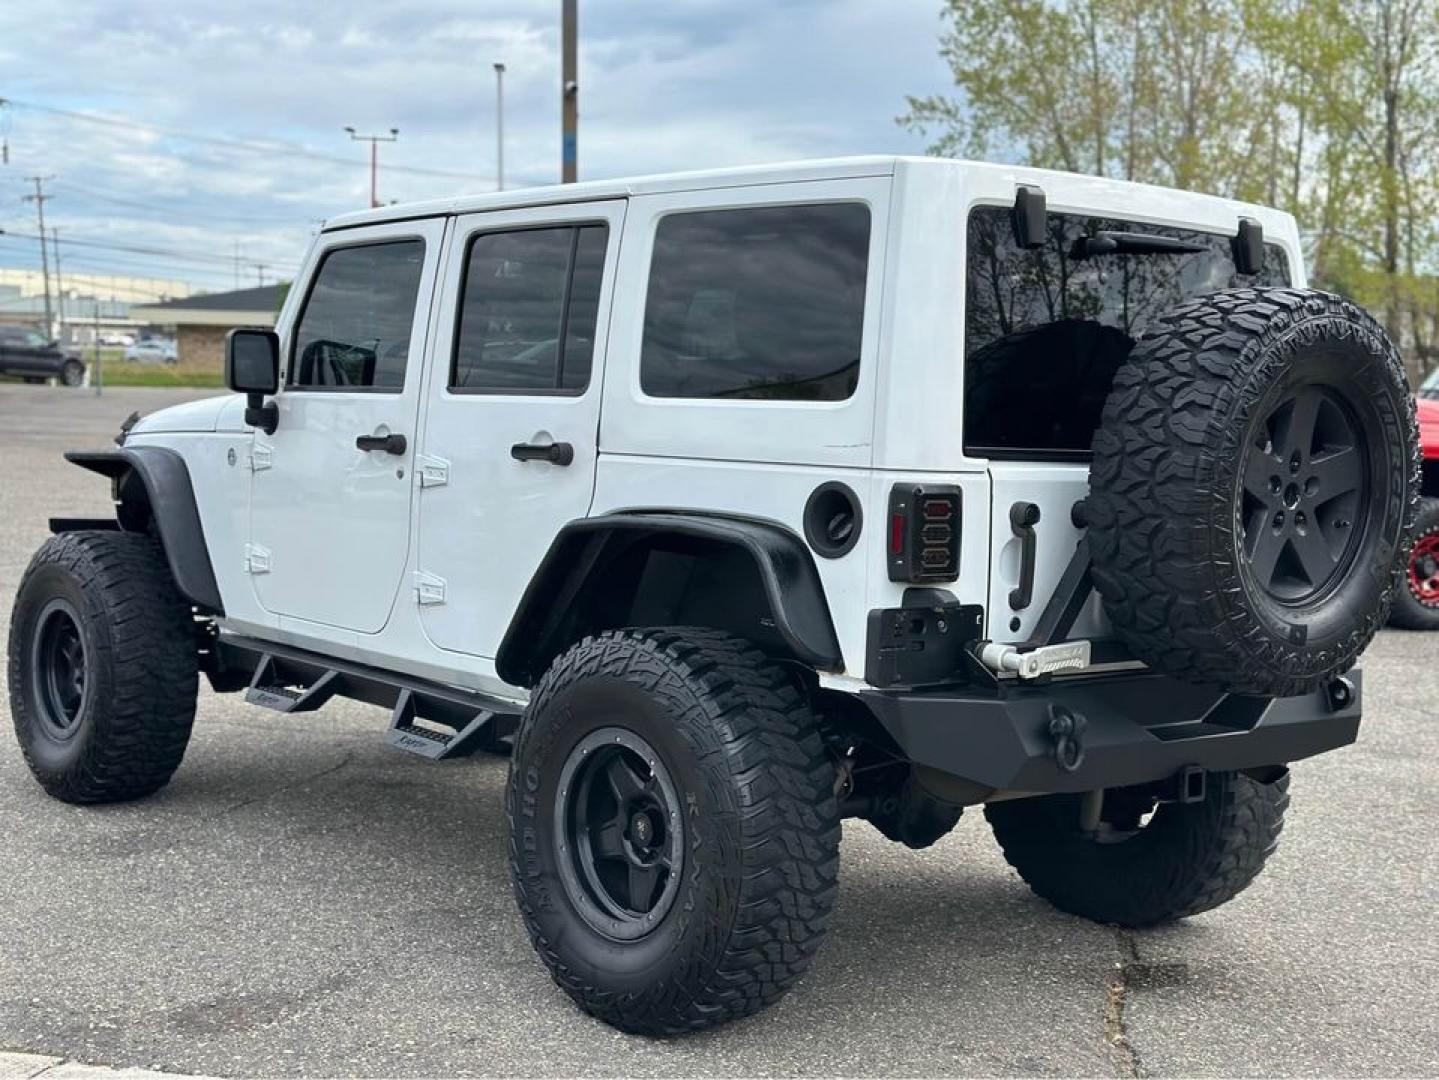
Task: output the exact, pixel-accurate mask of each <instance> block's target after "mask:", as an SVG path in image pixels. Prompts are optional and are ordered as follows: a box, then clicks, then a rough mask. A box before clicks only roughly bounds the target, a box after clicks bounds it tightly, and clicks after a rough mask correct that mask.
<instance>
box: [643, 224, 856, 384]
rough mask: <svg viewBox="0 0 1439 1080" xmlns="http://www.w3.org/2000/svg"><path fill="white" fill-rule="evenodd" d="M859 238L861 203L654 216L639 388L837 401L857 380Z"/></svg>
mask: <svg viewBox="0 0 1439 1080" xmlns="http://www.w3.org/2000/svg"><path fill="white" fill-rule="evenodd" d="M869 233H870V214H869V208H868V207H867V206H865V205H863V204H862V203H822V204H811V205H793V206H765V207H745V208H739V209H727V210H705V211H696V212H687V213H676V214H670V215H668V216H666V217H664V218H661V219H660V221H659V224H658V226H657V229H656V232H655V241H654V254H653V258H652V260H651V264H650V277H649V286H648V290H647V293H646V300H645V320H644V339H643V344H642V346H641V353H640V386H641V388H642V389H643V391H644V392H645V393H646V394H648V395H649V396H651V397H661V398H731V399H757V400H769V401H841V400H843V399H845V398H848V397H849V396H850V395H852V394H853V393H854V389H855V386H856V385H857V383H858V381H859V361H860V344H861V341H862V338H863V329H864V293H865V274H866V270H867V267H868V263H869Z"/></svg>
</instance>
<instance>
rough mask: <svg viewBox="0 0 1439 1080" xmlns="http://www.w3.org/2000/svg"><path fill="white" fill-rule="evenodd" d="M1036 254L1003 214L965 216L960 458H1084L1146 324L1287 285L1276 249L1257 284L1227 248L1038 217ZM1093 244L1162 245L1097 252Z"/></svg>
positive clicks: (1173, 233) (1153, 229)
mask: <svg viewBox="0 0 1439 1080" xmlns="http://www.w3.org/2000/svg"><path fill="white" fill-rule="evenodd" d="M1048 232H1049V236H1048V239H1047V241H1046V243H1045V244H1044V246H1043V247H1039V248H1032V249H1027V248H1022V247H1020V246H1019V244H1018V242H1017V241H1016V240H1015V237H1014V229H1013V225H1012V221H1011V212H1010V209H1009V207H998V206H981V207H976V208H975V209H974V210H973V211H972V212H971V213H970V216H969V228H968V242H969V248H968V269H967V277H968V280H967V286H966V294H965V320H964V323H965V325H964V360H965V409H964V413H965V435H964V444H965V452H966V453H971V454H976V455H978V456H990V457H1003V456H1011V457H1014V456H1019V457H1029V456H1036V455H1038V456H1054V455H1058V456H1072V455H1083V454H1087V453H1088V451H1089V443H1090V440H1091V439H1092V438H1093V435H1094V430H1095V428H1096V427H1097V426H1098V424H1099V415H1100V412H1101V410H1102V409H1103V408H1104V399H1105V397H1106V396H1107V395H1108V393H1109V387H1110V384H1111V383H1112V381H1113V379H1114V373H1115V371H1116V370H1117V369H1118V367H1119V364H1120V362H1121V361H1123V359H1124V358H1125V356H1127V355H1128V353H1129V350H1130V348H1131V347H1132V346H1133V344H1134V341H1135V339H1136V338H1138V337H1139V335H1140V334H1142V333H1143V332H1144V328H1145V327H1146V326H1147V325H1148V324H1149V323H1150V321H1151V320H1153V319H1154V318H1155V317H1156V316H1158V315H1160V314H1161V313H1163V312H1165V311H1167V310H1169V309H1170V308H1172V307H1174V306H1175V305H1177V304H1179V303H1180V302H1181V301H1183V300H1186V299H1189V298H1191V297H1195V296H1201V295H1203V294H1204V293H1209V292H1214V291H1215V290H1216V289H1227V288H1231V287H1234V286H1238V285H1287V284H1288V283H1289V267H1288V262H1287V260H1286V259H1285V257H1284V252H1283V250H1282V249H1280V248H1279V247H1278V245H1275V244H1266V245H1265V257H1264V266H1263V268H1262V269H1261V271H1260V272H1259V273H1258V274H1255V275H1252V276H1248V277H1245V276H1241V275H1240V274H1238V273H1237V272H1236V270H1235V267H1234V253H1233V250H1232V239H1231V238H1230V237H1228V236H1222V235H1219V234H1217V233H1205V232H1196V231H1194V230H1191V229H1175V228H1167V227H1163V226H1157V225H1143V224H1138V223H1135V222H1131V221H1122V220H1116V219H1112V218H1097V217H1087V216H1083V215H1078V214H1050V215H1049V216H1048ZM1100 233H1139V234H1145V235H1147V236H1150V237H1162V238H1164V239H1165V240H1167V241H1170V242H1172V243H1171V245H1169V246H1165V245H1164V244H1163V243H1162V242H1156V243H1154V244H1152V245H1144V244H1142V243H1139V242H1138V241H1136V240H1134V239H1133V238H1131V239H1130V243H1129V245H1128V246H1129V247H1130V248H1131V249H1132V250H1118V251H1113V250H1109V251H1106V250H1104V249H1105V247H1106V246H1111V245H1107V244H1096V243H1093V242H1092V238H1095V237H1097V236H1098V235H1099V234H1100Z"/></svg>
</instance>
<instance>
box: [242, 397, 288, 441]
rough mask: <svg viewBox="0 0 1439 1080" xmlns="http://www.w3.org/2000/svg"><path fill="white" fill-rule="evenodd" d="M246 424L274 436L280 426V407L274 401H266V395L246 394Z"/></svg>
mask: <svg viewBox="0 0 1439 1080" xmlns="http://www.w3.org/2000/svg"><path fill="white" fill-rule="evenodd" d="M245 423H247V424H249V425H250V426H251V427H255V428H259V429H260V430H261V431H263V432H264V433H265V434H266V435H273V434H275V429H276V428H277V427H279V426H280V407H279V406H278V405H276V404H275V403H274V402H273V401H266V400H265V395H264V394H256V393H249V394H246V395H245Z"/></svg>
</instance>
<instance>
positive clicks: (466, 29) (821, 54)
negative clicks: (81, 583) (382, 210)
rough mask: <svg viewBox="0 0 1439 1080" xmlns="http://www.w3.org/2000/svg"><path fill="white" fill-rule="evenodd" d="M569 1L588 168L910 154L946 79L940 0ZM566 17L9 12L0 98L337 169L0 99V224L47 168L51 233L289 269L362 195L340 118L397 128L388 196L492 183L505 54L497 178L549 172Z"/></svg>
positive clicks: (140, 5) (174, 8) (365, 126)
mask: <svg viewBox="0 0 1439 1080" xmlns="http://www.w3.org/2000/svg"><path fill="white" fill-rule="evenodd" d="M580 6H581V11H580V35H581V53H580V56H581V70H580V83H581V97H580V108H581V124H580V170H581V176H582V177H585V176H588V177H596V176H620V175H626V174H638V173H651V172H660V171H668V170H675V169H693V168H705V167H712V166H723V165H733V164H743V163H751V162H758V161H765V160H780V159H785V158H795V157H816V156H831V155H838V154H848V153H872V152H920V151H921V150H922V149H923V146H922V142H921V140H919V139H918V138H917V137H916V136H914V135H912V134H910V133H907V132H904V131H902V130H901V129H899V128H898V127H897V126H896V125H895V124H894V117H895V116H896V115H898V114H899V113H901V112H902V111H903V109H904V95H905V94H906V93H931V92H935V91H937V90H941V89H943V88H944V87H945V85H946V82H947V79H946V72H945V69H944V66H943V64H942V63H941V61H940V60H939V58H938V55H937V39H936V35H937V33H938V31H939V28H940V23H939V6H940V5H939V0H767V2H766V0H750V2H736V0H668V2H664V0H581V4H580ZM558 21H559V3H558V2H557V0H389V2H385V0H351V2H342V0H308V2H304V3H295V2H293V0H249V2H247V3H245V4H233V3H218V2H212V0H205V2H201V0H191V2H189V3H185V4H182V5H177V4H175V3H174V2H173V0H66V3H65V4H64V5H63V6H61V7H57V5H56V4H55V3H54V2H53V0H9V2H8V3H4V4H3V5H0V96H5V97H12V98H14V99H16V100H18V101H22V102H33V103H36V104H40V105H47V106H51V107H55V108H61V109H72V110H80V111H85V112H99V113H103V114H106V115H110V116H114V117H117V118H126V119H131V120H135V121H139V122H143V123H146V124H153V125H157V126H159V127H163V128H168V129H173V130H178V131H186V132H198V133H206V134H210V135H214V136H220V137H225V138H234V139H246V140H265V141H267V142H274V141H279V142H282V143H285V144H289V145H295V146H300V147H303V148H305V149H307V150H308V151H311V152H314V153H318V154H323V155H328V156H332V157H337V158H342V159H345V163H335V162H327V161H317V160H313V159H310V158H304V157H295V156H290V157H286V156H283V155H277V154H269V153H265V154H260V153H253V152H246V151H237V150H236V149H234V148H233V147H226V146H217V145H212V144H207V143H204V142H199V141H193V140H188V139H182V138H177V137H173V136H170V135H165V134H155V133H153V132H147V131H140V130H136V129H133V128H125V127H121V126H116V127H101V126H97V125H94V124H88V123H85V122H82V121H74V120H67V119H65V118H63V117H59V116H55V115H52V114H47V113H43V112H39V111H35V110H29V109H23V108H14V109H10V110H8V113H9V116H8V117H6V116H5V115H4V112H5V111H4V110H0V133H4V132H5V131H6V122H7V120H8V123H9V140H10V143H11V164H10V166H9V167H8V168H6V167H0V227H4V228H9V229H11V230H12V231H16V230H18V229H22V228H23V227H24V225H25V222H26V218H27V214H28V211H27V210H26V208H23V207H21V206H20V205H19V204H18V202H17V200H18V196H19V195H20V194H21V193H22V190H23V189H22V187H21V185H20V184H19V183H18V179H19V178H20V177H23V176H25V175H28V174H30V173H33V172H41V173H54V174H55V175H56V176H57V177H58V178H59V179H58V180H57V184H56V188H55V192H56V199H55V201H54V202H53V203H51V204H49V206H47V211H48V212H49V217H50V220H51V221H52V222H54V223H55V224H57V225H60V226H61V228H62V233H64V234H68V235H72V236H74V237H75V238H77V239H79V238H81V237H87V236H92V237H95V238H103V239H112V240H114V241H115V242H121V241H122V240H123V242H126V243H134V244H139V243H142V242H144V241H145V240H146V239H147V238H150V242H151V243H154V242H155V241H154V239H153V238H156V237H161V236H165V237H169V238H170V242H171V243H173V244H174V245H176V246H177V247H180V246H183V248H184V249H185V250H186V251H187V252H193V251H195V250H197V249H198V250H199V251H202V252H203V251H207V250H213V251H216V252H218V253H221V254H224V255H227V256H228V255H230V254H231V252H232V251H233V248H234V243H235V241H236V240H239V241H240V242H241V243H242V245H243V247H244V250H245V252H246V253H247V255H249V256H251V257H253V258H255V259H264V260H267V261H270V262H272V263H273V264H274V266H275V267H276V268H277V269H283V270H285V271H288V270H290V269H291V268H293V266H294V264H295V263H296V262H297V261H298V258H299V255H300V254H301V252H302V251H303V247H304V244H305V243H306V242H307V240H308V236H309V234H310V232H311V231H312V230H313V228H314V222H315V219H318V218H321V217H325V216H328V215H332V214H334V213H337V212H340V211H343V210H348V209H353V208H355V207H357V206H363V205H365V203H366V200H367V198H368V185H369V177H368V171H367V168H366V165H367V156H366V148H364V147H361V146H358V145H355V144H353V143H351V142H349V141H347V138H346V136H345V134H344V132H343V130H342V129H343V127H344V126H345V125H347V124H351V125H354V126H355V127H357V128H359V129H361V130H362V131H380V132H383V131H385V130H387V129H389V128H390V127H398V128H399V129H400V140H399V142H398V143H395V144H386V145H384V146H382V147H381V149H380V154H381V195H382V197H384V198H386V199H395V198H398V199H402V200H409V199H417V198H429V197H433V196H437V195H443V194H449V193H453V192H455V191H459V190H487V189H488V188H489V187H490V186H491V185H492V184H493V174H494V167H495V162H494V128H493V122H494V72H493V69H492V67H491V64H492V63H493V61H495V60H503V61H504V62H505V63H506V65H507V73H506V76H505V98H506V118H505V123H506V136H507V138H506V150H505V153H506V171H507V174H508V175H507V177H506V180H507V185H508V186H519V185H520V184H525V183H551V182H553V181H554V180H555V179H557V174H558V169H559V115H560V98H559V79H560V73H559V44H560V43H559V27H558ZM395 166H401V167H412V168H420V169H440V170H445V171H449V172H456V173H462V174H465V175H467V176H469V177H471V179H468V180H465V179H456V178H449V177H434V176H425V175H417V174H412V173H405V172H402V171H399V170H398V169H396V168H394V167H395ZM17 258H28V256H25V255H24V253H23V252H22V251H19V250H18V249H17V247H16V245H14V244H4V245H0V263H5V262H8V261H12V260H15V259H17ZM97 258H98V256H97ZM105 258H106V259H107V260H116V261H122V260H124V259H125V256H122V255H118V254H115V255H106V256H105ZM78 260H79V256H78V255H77V261H78ZM134 262H135V265H136V267H137V269H139V268H141V267H142V266H143V267H145V268H148V269H152V270H154V271H156V272H159V271H160V270H161V269H162V267H160V266H157V265H155V260H143V259H139V258H136V259H135V260H134ZM179 267H180V264H179V263H178V262H177V263H176V265H175V267H174V268H172V270H173V269H178V268H179ZM205 267H206V264H205V263H203V262H201V261H197V262H195V263H193V264H186V266H185V269H186V271H187V273H190V274H191V276H195V277H196V278H197V280H198V279H201V275H202V274H203V275H204V276H203V280H204V281H206V282H207V283H209V284H212V285H215V284H223V283H224V282H225V281H227V280H228V277H229V272H227V271H223V270H220V271H217V270H215V269H214V268H213V266H212V267H211V268H210V269H209V270H206V269H205Z"/></svg>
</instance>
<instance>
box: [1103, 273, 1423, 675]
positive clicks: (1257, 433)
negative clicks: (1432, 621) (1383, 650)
mask: <svg viewBox="0 0 1439 1080" xmlns="http://www.w3.org/2000/svg"><path fill="white" fill-rule="evenodd" d="M1093 448H1094V460H1093V465H1092V466H1091V471H1090V488H1091V494H1090V498H1089V499H1088V500H1087V503H1086V510H1087V512H1088V519H1089V542H1090V547H1091V551H1092V554H1093V559H1094V581H1095V585H1096V587H1097V588H1098V590H1099V592H1100V594H1101V596H1102V597H1103V598H1104V606H1105V610H1106V611H1107V613H1108V615H1109V618H1110V620H1111V622H1112V623H1113V625H1114V629H1115V631H1116V632H1117V633H1118V635H1119V636H1120V637H1121V638H1122V639H1123V640H1124V641H1125V642H1126V644H1128V645H1129V647H1130V648H1131V649H1132V650H1133V651H1134V652H1135V654H1136V655H1138V656H1139V657H1140V658H1141V659H1143V660H1144V661H1145V662H1146V663H1148V664H1149V665H1150V666H1151V667H1152V668H1155V669H1156V670H1159V671H1162V672H1165V673H1167V674H1170V675H1174V676H1177V677H1180V678H1183V679H1186V680H1189V681H1193V682H1201V683H1213V684H1219V685H1221V686H1224V687H1225V688H1227V689H1229V690H1231V691H1233V692H1236V693H1245V694H1259V695H1272V696H1286V695H1293V694H1302V693H1308V692H1310V691H1312V690H1314V689H1316V688H1317V687H1319V686H1321V685H1322V684H1323V683H1325V682H1326V681H1327V680H1329V679H1332V678H1333V677H1334V676H1335V675H1337V674H1339V673H1341V672H1343V671H1345V670H1347V669H1348V668H1349V667H1350V666H1351V665H1352V664H1353V663H1354V660H1355V658H1356V657H1357V656H1358V655H1359V653H1360V652H1361V651H1362V650H1363V649H1364V647H1365V646H1366V645H1367V644H1368V643H1369V641H1370V639H1371V638H1372V637H1373V636H1374V633H1375V631H1376V630H1378V628H1379V627H1380V626H1382V625H1383V624H1384V621H1385V619H1386V618H1387V617H1388V614H1389V609H1390V605H1391V604H1392V602H1393V599H1394V596H1395V594H1396V591H1397V590H1398V589H1399V588H1401V587H1403V586H1402V581H1401V573H1402V565H1403V564H1402V562H1401V560H1400V549H1401V547H1402V545H1403V544H1404V543H1405V540H1406V537H1407V535H1408V533H1409V531H1410V530H1411V529H1412V527H1413V523H1414V516H1415V511H1416V506H1417V502H1418V496H1419V455H1418V429H1417V426H1416V424H1415V420H1414V408H1413V401H1412V398H1411V397H1410V396H1409V387H1408V384H1407V381H1406V379H1405V376H1404V367H1403V363H1402V362H1401V360H1400V358H1399V354H1398V351H1397V350H1396V349H1395V347H1394V345H1393V343H1391V342H1390V341H1389V339H1388V338H1387V337H1386V336H1385V334H1384V332H1383V330H1382V329H1381V328H1380V327H1379V325H1378V324H1377V323H1376V322H1375V321H1374V320H1373V319H1372V318H1371V317H1370V316H1369V315H1367V314H1366V313H1365V312H1364V311H1363V310H1362V309H1360V308H1359V307H1357V306H1355V305H1354V304H1351V303H1349V302H1348V301H1346V300H1343V299H1341V298H1340V297H1337V296H1331V295H1329V294H1327V293H1322V292H1314V291H1309V290H1304V289H1287V288H1274V289H1230V290H1226V291H1223V292H1216V293H1211V294H1209V295H1208V296H1204V297H1202V298H1200V299H1197V300H1192V301H1190V302H1188V303H1185V304H1183V305H1181V306H1179V307H1177V308H1175V309H1173V310H1172V311H1170V312H1169V313H1167V314H1166V315H1164V316H1162V317H1161V318H1159V319H1156V320H1155V321H1154V322H1153V323H1152V324H1151V325H1150V326H1149V327H1148V329H1147V330H1146V331H1145V333H1144V335H1143V337H1142V338H1141V339H1140V340H1139V342H1138V344H1136V346H1135V347H1134V350H1133V351H1132V352H1131V353H1130V355H1129V357H1128V359H1127V360H1126V361H1125V362H1124V363H1123V364H1122V365H1121V366H1120V368H1119V371H1118V372H1117V373H1116V375H1115V379H1114V386H1113V389H1112V390H1111V392H1110V394H1109V398H1108V400H1107V401H1106V403H1105V407H1104V415H1103V418H1102V420H1101V422H1100V426H1099V429H1098V430H1097V431H1096V433H1095V437H1094V444H1093Z"/></svg>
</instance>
